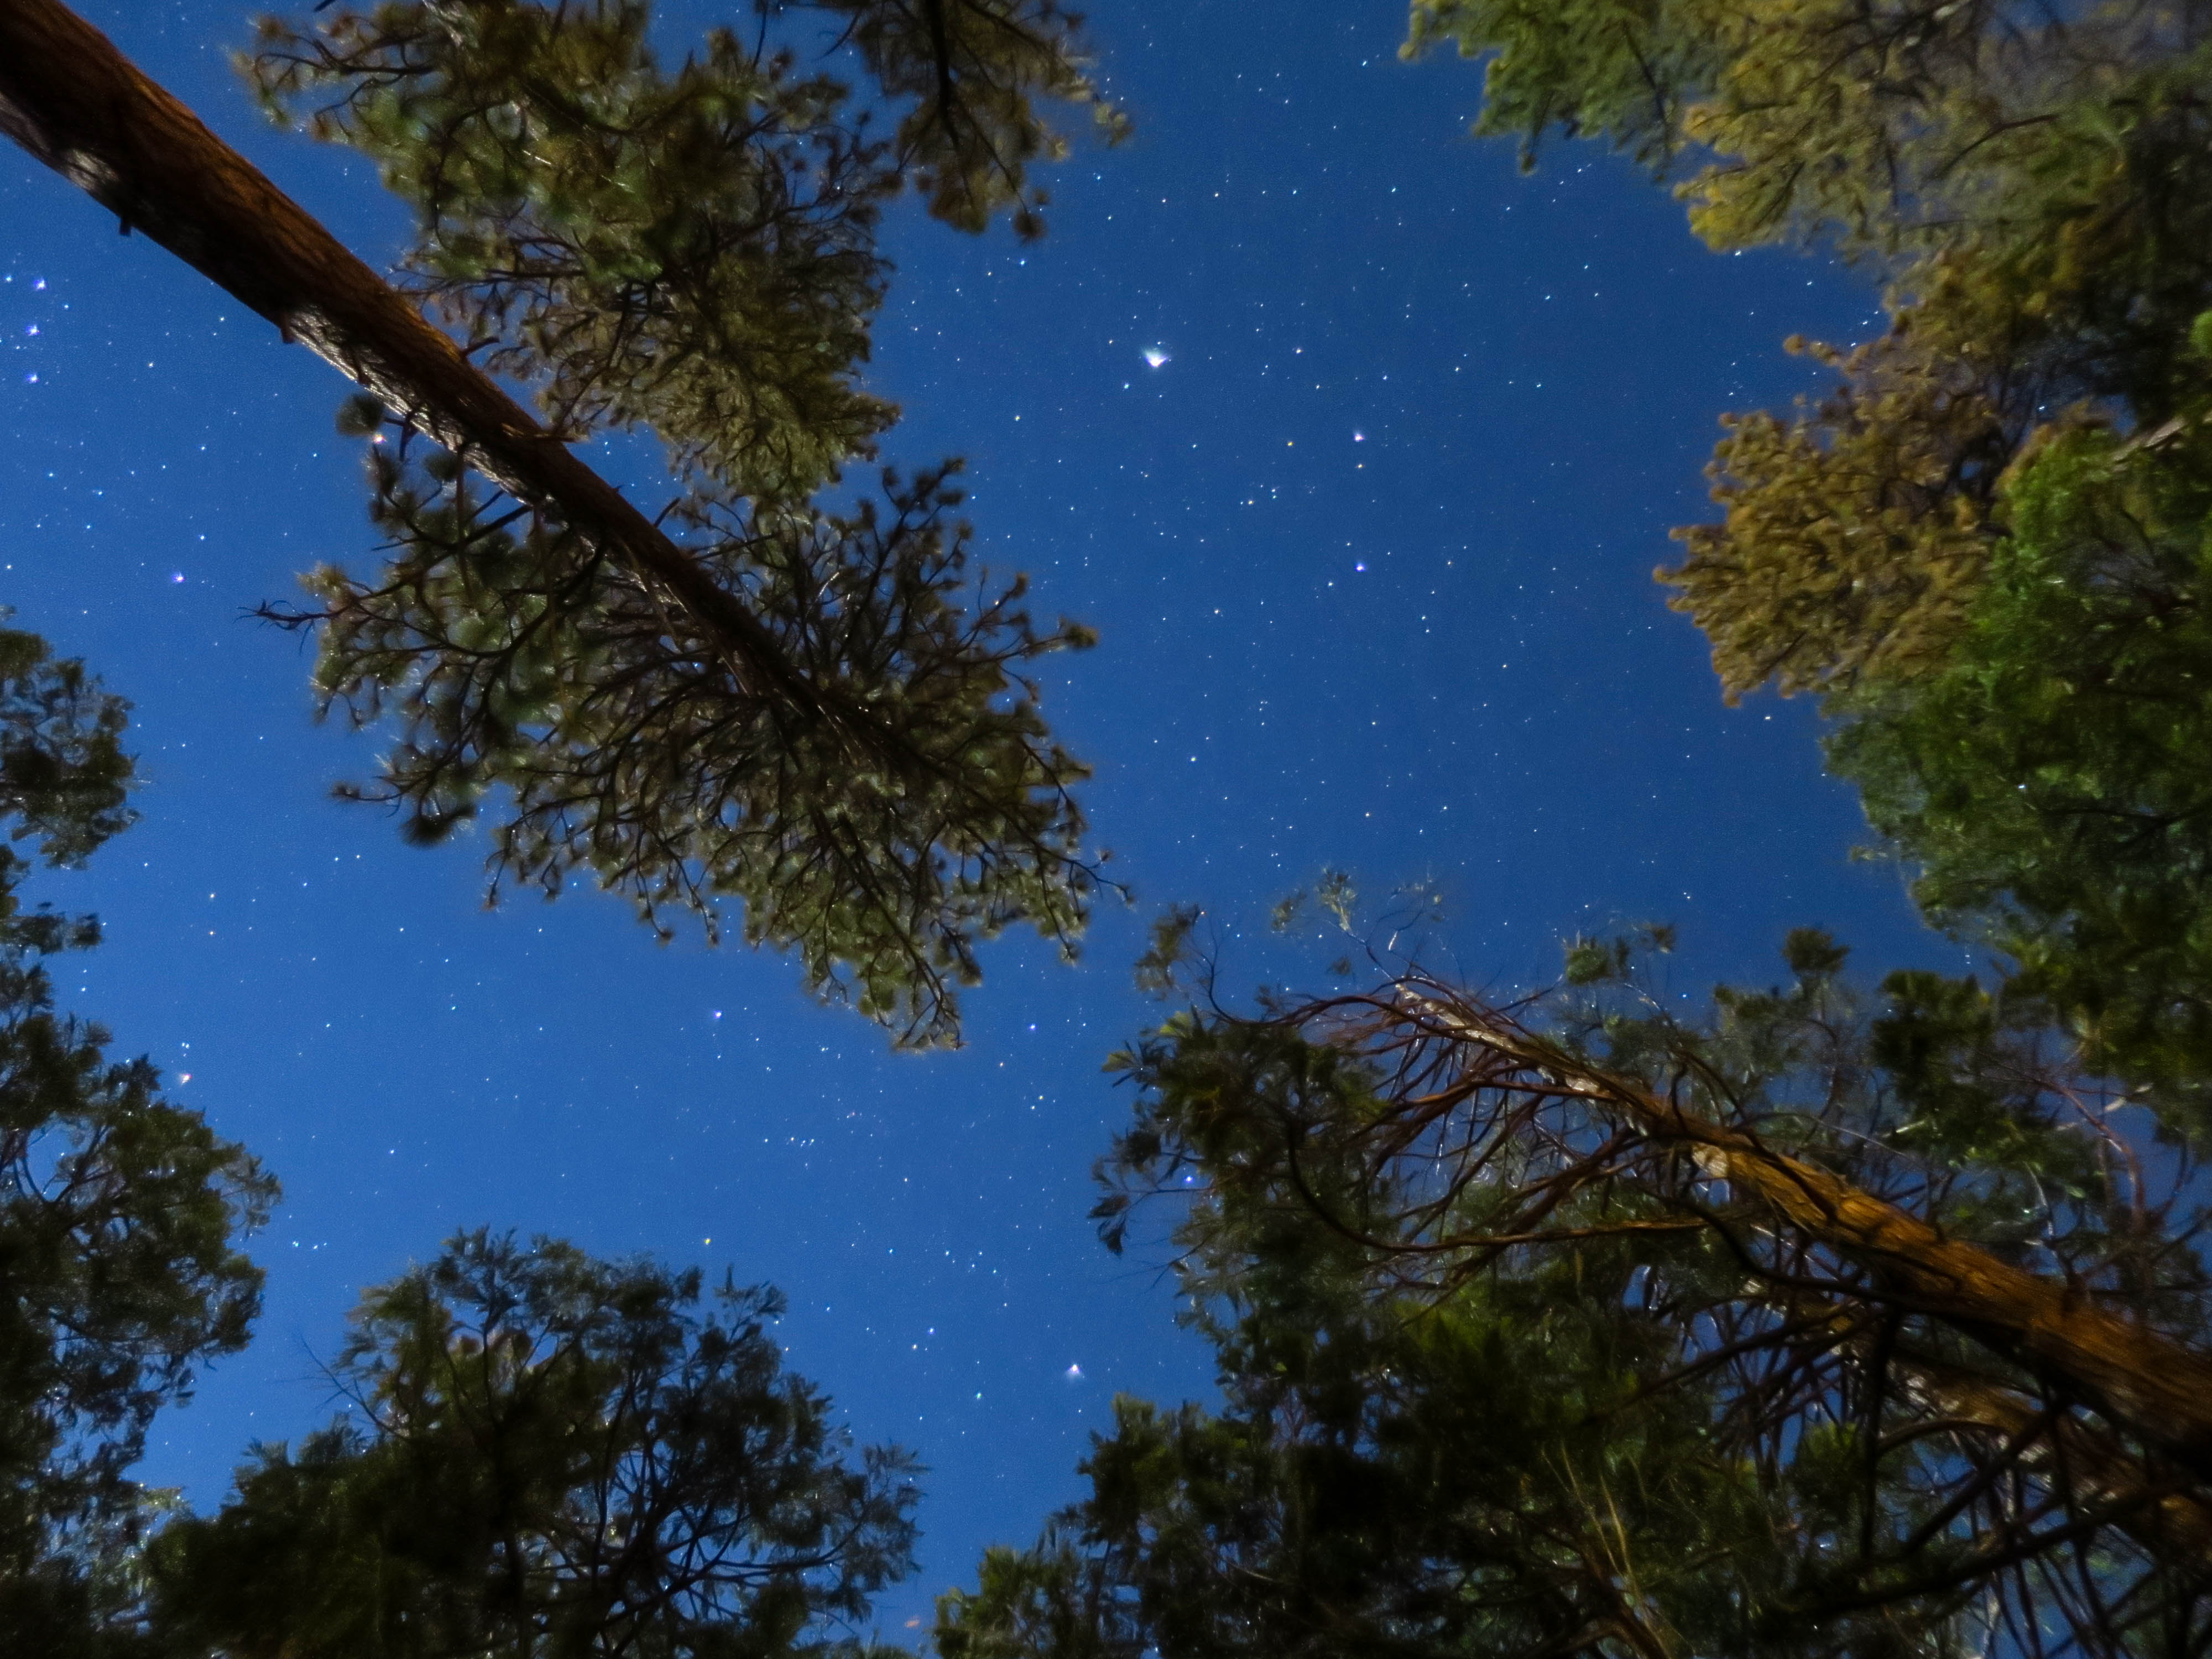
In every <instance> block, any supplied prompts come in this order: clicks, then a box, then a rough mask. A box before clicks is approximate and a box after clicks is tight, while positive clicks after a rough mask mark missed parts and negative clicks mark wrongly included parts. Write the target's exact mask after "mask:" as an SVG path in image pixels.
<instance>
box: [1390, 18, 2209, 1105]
mask: <svg viewBox="0 0 2212 1659" xmlns="http://www.w3.org/2000/svg"><path fill="white" fill-rule="evenodd" d="M1439 40H1455V41H1456V42H1457V43H1458V44H1459V46H1461V48H1462V50H1463V51H1466V52H1469V53H1471V54H1476V55H1480V54H1485V53H1489V54H1493V55H1492V56H1491V58H1490V64H1489V68H1488V71H1487V76H1488V78H1487V82H1486V85H1487V88H1488V92H1489V99H1488V105H1487V107H1486V112H1485V114H1484V116H1483V118H1482V123H1481V125H1482V127H1483V129H1484V130H1486V131H1513V132H1517V133H1519V134H1520V135H1521V136H1522V140H1523V142H1524V144H1525V145H1526V146H1527V147H1528V150H1529V153H1530V154H1531V155H1533V154H1534V151H1535V149H1536V148H1537V147H1538V146H1540V145H1541V143H1543V142H1544V141H1546V140H1547V138H1548V137H1550V136H1552V135H1554V134H1564V135H1577V134H1587V135H1590V136H1593V137H1603V138H1605V139H1607V140H1608V141H1610V142H1611V143H1613V144H1615V145H1616V146H1619V147H1620V148H1622V149H1626V150H1628V151H1629V152H1631V153H1632V154H1633V155H1635V156H1637V157H1638V159H1640V160H1641V161H1644V162H1645V163H1646V164H1648V165H1649V166H1650V167H1651V168H1652V169H1653V170H1654V172H1655V173H1656V175H1657V176H1659V177H1660V178H1662V179H1670V180H1672V181H1674V183H1675V184H1676V186H1677V189H1678V191H1680V194H1681V195H1683V196H1684V197H1686V200H1687V202H1688V204H1689V210H1690V216H1691V220H1692V224H1693V225H1694V227H1695V228H1697V229H1698V231H1699V234H1702V235H1703V236H1704V237H1705V239H1706V240H1708V241H1709V242H1711V243H1712V244H1713V245H1714V246H1717V247H1724V248H1725V247H1745V246H1753V245H1757V244H1761V243H1782V244H1785V245H1793V246H1806V247H1814V248H1825V249H1828V250H1832V251H1834V252H1838V253H1840V254H1841V255H1842V256H1843V257H1844V258H1846V259H1848V260H1850V261H1852V262H1855V263H1857V264H1860V265H1861V266H1862V267H1863V268H1865V269H1867V270H1869V271H1871V272H1872V273H1874V274H1875V275H1876V276H1879V277H1880V278H1881V280H1882V281H1884V282H1885V283H1887V303H1888V307H1889V310H1890V313H1891V318H1892V325H1891V327H1890V329H1889V331H1888V332H1887V334H1885V335H1884V336H1882V337H1880V338H1877V339H1875V340H1873V341H1871V342H1869V343H1864V344H1862V345H1860V346H1858V347H1857V348H1856V349H1849V350H1846V349H1841V348H1837V347H1830V346H1822V345H1817V344H1815V345H1811V346H1806V345H1805V344H1804V343H1802V342H1792V345H1793V347H1795V348H1796V349H1807V350H1810V351H1811V352H1813V353H1814V355H1815V356H1817V357H1818V358H1819V359H1820V361H1821V362H1825V363H1826V364H1827V365H1828V366H1830V367H1831V368H1833V369H1834V370H1835V371H1836V373H1837V376H1838V379H1837V383H1836V386H1835V388H1834V390H1833V391H1832V392H1831V393H1830V394H1829V395H1828V396H1826V398H1822V399H1820V400H1818V401H1817V402H1814V403H1813V404H1809V405H1807V406H1802V407H1801V408H1800V409H1799V410H1797V411H1796V413H1795V415H1794V416H1778V415H1774V414H1771V413H1756V414H1750V415H1744V416H1731V417H1729V418H1728V419H1727V420H1726V421H1725V422H1724V424H1725V425H1726V427H1727V428H1728V429H1727V431H1726V433H1725V434H1724V435H1723V439H1722V441H1721V443H1720V446H1719V448H1718V450H1717V453H1716V455H1715V459H1714V464H1713V467H1712V473H1713V477H1714V480H1715V489H1714V495H1715V498H1716V499H1717V501H1719V503H1720V504H1721V505H1722V507H1723V508H1724V509H1725V516H1724V518H1723V520H1722V521H1721V522H1719V523H1717V524H1710V525H1701V526H1692V527H1690V528H1687V529H1685V530H1683V531H1680V532H1677V533H1678V534H1679V535H1680V537H1681V538H1682V540H1683V542H1684V544H1685V545H1686V551H1687V556H1686V558H1685V559H1684V560H1683V562H1681V563H1680V565H1679V566H1678V567H1676V568H1673V569H1671V570H1666V571H1662V573H1661V576H1662V580H1665V581H1666V582H1668V583H1669V584H1670V585H1671V586H1673V587H1674V599H1673V601H1672V603H1673V604H1674V605H1675V606H1676V607H1677V608H1678V609H1680V610H1683V611H1687V612H1688V613H1689V614H1690V615H1691V616H1692V617H1693V618H1694V619H1695V620H1696V621H1697V623H1698V624H1699V626H1700V627H1701V628H1702V629H1704V630H1705V633H1706V635H1707V636H1708V638H1709V639H1710V641H1711V645H1712V649H1713V662H1714V666H1715V668H1716V670H1717V672H1718V674H1719V677H1720V679H1721V682H1722V686H1723V690H1724V691H1725V692H1726V694H1727V695H1728V696H1729V697H1730V698H1731V699H1733V698H1735V697H1736V696H1741V695H1742V694H1744V693H1746V692H1748V691H1751V690H1755V689H1756V688H1758V687H1759V686H1762V685H1768V684H1771V685H1773V686H1775V687H1776V688H1778V690H1781V691H1782V692H1784V694H1788V693H1790V692H1793V691H1812V692H1815V693H1818V694H1819V695H1820V696H1821V698H1822V701H1823V706H1824V708H1825V710H1826V713H1827V714H1830V715H1831V716H1832V717H1833V718H1834V719H1835V720H1836V721H1837V722H1838V726H1837V730H1836V732H1835V735H1834V737H1833V739H1832V743H1831V744H1830V748H1829V756H1830V760H1831V763H1832V765H1833V767H1834V768H1835V769H1837V770H1838V771H1840V772H1841V773H1842V774H1843V775H1844V776H1846V777H1848V778H1850V779H1851V780H1852V781H1855V782H1856V783H1857V784H1858V785H1859V786H1860V788H1861V790H1862V793H1863V799H1864V800H1865V802H1866V805H1867V808H1868V811H1869V817H1871V819H1872V821H1873V823H1874V825H1875V828H1876V829H1878V830H1879V831H1880V832H1881V834H1882V836H1884V837H1885V838H1886V839H1887V841H1888V842H1890V844H1892V845H1893V847H1894V848H1896V850H1897V851H1899V853H1900V854H1902V855H1903V856H1904V857H1905V859H1906V860H1909V861H1911V862H1912V863H1914V864H1917V866H1920V878H1919V880H1918V882H1917V885H1916V889H1915V890H1916V893H1917V896H1918V897H1919V898H1920V900H1921V902H1922V904H1923V908H1924V909H1925V910H1926V912H1927V914H1928V915H1929V917H1930V918H1931V919H1932V920H1934V921H1937V922H1938V923H1940V924H1942V926H1945V927H1948V928H1950V929H1951V930H1953V931H1954V933H1959V934H1960V935H1962V936H1964V937H1966V938H1967V939H1971V940H1972V941H1974V942H1976V943H1977V944H1980V945H1989V946H1992V947H1994V948H1995V949H1996V950H1997V951H2000V952H2002V953H2004V954H2006V955H2008V957H2011V958H2012V959H2013V961H2014V962H2015V963H2016V964H2017V966H2018V968H2019V969H2020V972H2021V982H2022V987H2023V988H2024V989H2027V990H2032V991H2033V992H2034V993H2035V994H2039V995H2041V996H2043V997H2045V998H2046V999H2048V1000H2050V1001H2051V1004H2052V1006H2054V1007H2055V1008H2056V1009H2057V1012H2059V1014H2060V1015H2061V1017H2063V1018H2065V1019H2066V1020H2068V1021H2069V1022H2070V1023H2071V1024H2073V1026H2074V1027H2075V1030H2077V1031H2078V1032H2080V1033H2081V1035H2082V1036H2085V1037H2086V1038H2087V1040H2088V1041H2089V1042H2090V1044H2091V1049H2092V1053H2093V1056H2094V1058H2095V1063H2097V1064H2100V1065H2102V1066H2106V1067H2109V1068H2111V1069H2112V1070H2114V1071H2117V1072H2118V1073H2122V1074H2124V1075H2126V1076H2129V1077H2131V1078H2135V1079H2139V1080H2142V1081H2144V1082H2146V1083H2148V1084H2153V1085H2156V1086H2157V1090H2158V1097H2159V1098H2160V1099H2161V1100H2162V1101H2163V1102H2165V1103H2166V1105H2167V1107H2168V1109H2170V1110H2171V1111H2172V1114H2173V1115H2174V1116H2173V1121H2175V1123H2176V1124H2177V1125H2178V1126H2179V1127H2183V1128H2185V1129H2186V1130H2188V1131H2189V1132H2191V1133H2197V1134H2200V1135H2201V1134H2203V1133H2206V1132H2207V1125H2208V1124H2209V1123H2212V1116H2208V1115H2207V1114H2208V1109H2212V1103H2208V1098H2207V1097H2206V1095H2205V1093H2204V1088H2205V1083H2204V1080H2205V1079H2212V946H2208V945H2207V944H2206V943H2205V940H2206V939H2212V883H2208V880H2207V873H2208V871H2212V862H2208V857H2207V853H2208V847H2207V844H2206V843H2205V841H2204V831H2203V828H2202V823H2203V811H2204V803H2203V793H2202V791H2201V789H2200V788H2199V787H2198V785H2197V775H2198V774H2199V773H2200V772H2201V770H2202V765H2201V755H2202V744H2201V741H2200V740H2199V728H2200V727H2201V726H2203V723H2204V721H2205V720H2206V718H2207V717H2208V712H2212V702H2208V699H2212V680H2207V679H2206V678H2204V675H2203V670H2202V667H2201V665H2200V664H2199V662H2198V658H2199V657H2200V656H2201V654H2202V653H2201V651H2199V649H2198V647H2197V637H2198V635H2199V634H2200V633H2201V631H2202V628H2201V623H2199V622H2198V620H2197V615H2198V608H2199V602H2198V595H2199V592H2200V590H2201V589H2202V587H2203V581H2204V577H2203V574H2202V566H2203V559H2204V556H2205V554H2204V548H2205V546H2206V541H2205V530H2206V522H2207V521H2206V518H2205V508H2206V507H2207V505H2208V504H2212V449H2208V448H2207V447H2205V444H2204V442H2203V439H2202V436H2201V428H2202V425H2203V420H2204V417H2205V415H2206V412H2207V410H2208V407H2212V405H2209V404H2208V401H2207V398H2206V397H2205V395H2204V392H2203V385H2204V375H2205V366H2206V362H2207V360H2208V359H2207V351H2206V348H2207V346H2208V345H2212V335H2208V334H2206V333H2205V332H2204V328H2205V325H2204V324H2203V322H2202V321H2201V320H2200V319H2207V318H2212V260H2208V258H2207V256H2206V252H2205V250H2206V249H2207V248H2208V247H2212V218H2208V212H2212V207H2209V206H2208V204H2212V164H2208V160H2207V158H2208V156H2212V118H2208V112H2212V97H2208V92H2212V8H2208V7H2207V6H2205V5H2203V4H2202V3H2197V0H2185V3H2182V4H2179V5H2172V4H2166V3H2151V0H2099V3H2095V4H2092V5H2087V6H2081V7H2071V8H2063V9H2056V10H2051V11H2047V12H2032V11H2027V10H2023V9H2021V8H2018V7H2013V6H2007V5H2003V4H2001V3H1997V0H1965V3H1957V4H1954V3H1948V0H1947V3H1942V4H1936V3H1933V0H1658V3H1653V4H1634V5H1626V4H1618V3H1613V0H1588V3H1581V0H1577V3H1569V4H1564V5H1559V6H1549V7H1524V6H1519V5H1515V4H1506V3H1496V0H1420V3H1418V4H1416V5H1415V7H1414V30H1413V40H1412V41H1411V42H1410V43H1409V49H1410V50H1415V51H1418V50H1421V49H1423V48H1424V47H1425V46H1429V45H1431V44H1433V43H1435V42H1437V41H1439Z"/></svg>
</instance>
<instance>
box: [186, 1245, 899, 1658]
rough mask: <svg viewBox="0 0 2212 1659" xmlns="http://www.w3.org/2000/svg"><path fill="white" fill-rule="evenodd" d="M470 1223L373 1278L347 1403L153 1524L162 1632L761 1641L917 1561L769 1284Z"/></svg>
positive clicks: (406, 1647) (241, 1636) (821, 1631)
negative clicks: (211, 1495)
mask: <svg viewBox="0 0 2212 1659" xmlns="http://www.w3.org/2000/svg"><path fill="white" fill-rule="evenodd" d="M699 1301H700V1282H699V1275H698V1273H696V1271H692V1272H688V1273H668V1272H665V1271H663V1270H662V1269H660V1268H659V1267H654V1266H653V1265H652V1264H650V1263H647V1262H643V1261H636V1262H625V1263H611V1262H604V1261H593V1260H592V1259H591V1258H589V1257H587V1256H586V1255H583V1254H582V1253H580V1251H578V1250H576V1249H574V1248H572V1247H571V1246H568V1245H566V1244H562V1243H558V1242H557V1241H554V1240H549V1239H542V1238H541V1239H538V1240H537V1241H535V1242H534V1243H532V1244H530V1245H528V1246H525V1245H522V1244H520V1243H517V1242H516V1241H515V1240H513V1238H509V1237H495V1236H493V1235H490V1234H487V1233H483V1232H477V1233H470V1234H464V1235H461V1236H459V1237H456V1238H454V1239H453V1241H451V1242H450V1243H448V1245H447V1249H446V1250H445V1251H444V1253H443V1254H442V1255H440V1256H439V1257H438V1258H437V1260H435V1261H432V1262H430V1263H428V1264H427V1265H425V1266H422V1267H416V1268H414V1269H412V1270H411V1271H410V1272H409V1273H405V1274H404V1275H403V1276H401V1277H400V1278H399V1279H395V1280H393V1281H392V1282H391V1283H390V1284H387V1285H380V1286H376V1287H374V1288H373V1289H371V1290H370V1291H368V1292H366V1293H365V1294H364V1296H363V1297H362V1304H361V1306H360V1308H359V1310H357V1311H356V1314H355V1316H354V1325H353V1334H352V1336H351V1338H350V1340H349V1341H348V1343H347V1345H346V1346H345V1347H344V1349H343V1351H342V1352H341V1353H340V1354H339V1355H338V1357H337V1360H336V1362H335V1364H334V1365H333V1367H332V1372H333V1375H334V1376H335V1378H336V1379H337V1382H338V1383H339V1384H340V1385H341V1387H342V1388H343V1389H344V1391H345V1392H346V1394H347V1395H348V1396H349V1399H350V1401H352V1405H351V1407H350V1408H349V1411H348V1412H347V1413H346V1414H345V1415H344V1416H343V1418H341V1419H339V1420H338V1421H337V1422H335V1423H333V1424H332V1425H331V1426H330V1427H328V1428H326V1429H324V1430H322V1431H319V1432H317V1433H316V1434H314V1435H312V1436H310V1437H308V1438H307V1440H306V1441H305V1442H304V1443H301V1446H300V1447H299V1449H297V1450H296V1451H295V1450H292V1449H289V1448H287V1447H284V1446H282V1445H274V1446H262V1447H258V1448H257V1449H256V1450H255V1453H254V1457H253V1461H252V1462H251V1463H249V1464H248V1465H247V1466H246V1468H243V1469H241V1470H240V1473H239V1476H238V1482H237V1490H236V1492H235V1495H234V1497H233V1498H232V1500H231V1501H230V1502H229V1503H228V1504H227V1505H226V1506H225V1507H224V1508H223V1510H222V1511H221V1512H220V1513H219V1514H217V1515H215V1516H210V1517H208V1518H206V1519H191V1520H185V1521H179V1522H175V1523H173V1524H172V1525H171V1526H170V1527H168V1528H165V1529H164V1530H163V1532H162V1533H161V1534H160V1536H159V1538H158V1540H157V1541H156V1544H155V1549H154V1553H153V1554H154V1559H153V1565H152V1577H153V1583H154V1598H153V1604H152V1605H153V1613H154V1622H155V1626H156V1627H157V1628H160V1629H161V1630H162V1631H163V1632H165V1634H166V1637H167V1639H168V1640H169V1641H171V1642H172V1643H173V1644H176V1646H177V1647H178V1649H179V1651H185V1652H192V1653H205V1652H209V1651H217V1652H221V1653H222V1654H225V1655H228V1656H233V1659H251V1656H264V1655H265V1656H270V1659H275V1656H278V1655H283V1656H288V1659H308V1656H323V1655H329V1656H339V1655H354V1654H362V1653H376V1654H382V1655H390V1656H393V1659H400V1656H422V1659H431V1656H444V1655H451V1654H460V1653H469V1654H487V1655H497V1656H501V1659H523V1656H528V1655H538V1654H549V1653H550V1654H579V1655H581V1654H599V1653H608V1654H613V1653H635V1654H643V1655H654V1656H667V1659H679V1656H680V1659H741V1656H742V1659H768V1656H772V1655H787V1654H794V1653H802V1652H817V1653H818V1652H823V1651H824V1650H830V1649H836V1650H840V1651H848V1650H856V1648H855V1644H852V1643H850V1642H848V1641H845V1640H842V1639H840V1638H839V1637H838V1635H837V1632H838V1629H839V1627H840V1626H850V1625H853V1624H855V1623H857V1622H858V1621H859V1620H860V1619H861V1618H862V1617H863V1615H864V1614H865V1613H866V1608H867V1605H868V1600H869V1597H870V1595H872V1593H873V1592H874V1591H876V1590H877V1589H880V1588H881V1587H882V1586H883V1585H884V1584H885V1583H889V1582H890V1581H892V1580H894V1579H896V1578H897V1577H900V1576H902V1574H903V1573H904V1572H905V1571H908V1568H909V1567H910V1565H911V1559H910V1551H911V1547H912V1544H913V1541H914V1535H915V1528H914V1523H913V1522H912V1520H911V1519H910V1515H911V1511H912V1510H913V1507H914V1504H915V1489H914V1486H913V1484H912V1481H911V1479H910V1476H911V1474H912V1473H913V1470H914V1465H913V1463H912V1461H911V1460H910V1459H909V1458H908V1456H907V1455H905V1454H904V1453H902V1452H901V1451H899V1450H897V1449H895V1448H884V1447H872V1448H869V1449H866V1450H865V1451H863V1452H862V1453H860V1455H859V1456H858V1457H857V1458H856V1457H854V1456H852V1455H850V1454H849V1450H848V1437H847V1436H846V1435H844V1434H843V1433H842V1431H839V1430H836V1429H835V1428H833V1427H832V1425H831V1424H830V1421H829V1402H828V1401H826V1400H825V1399H824V1398H823V1396H822V1395H821V1394H820V1393H818V1392H817V1390H816V1389H814V1388H812V1387H811V1385H810V1384H808V1383H806V1382H805V1381H804V1380H803V1379H801V1378H799V1377H795V1376H790V1375H788V1374H787V1373H786V1372H784V1371H783V1370H782V1368H781V1350H780V1348H779V1347H778V1346H777V1344H776V1342H775V1339H774V1337H773V1336H772V1334H770V1333H769V1329H768V1323H769V1321H771V1320H773V1319H774V1318H775V1316H776V1315H777V1314H778V1313H779V1312H780V1311H781V1306H782V1304H781V1301H780V1300H779V1299H778V1298H777V1297H775V1294H774V1293H773V1292H771V1291H763V1290H758V1289H753V1290H741V1289H738V1288H737V1287H735V1286H733V1285H724V1286H723V1287H722V1288H721V1289H720V1291H718V1292H717V1293H716V1295H715V1304H716V1305H715V1307H714V1310H712V1311H708V1312H705V1313H703V1314H702V1312H700V1311H698V1310H697V1304H698V1303H699Z"/></svg>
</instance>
